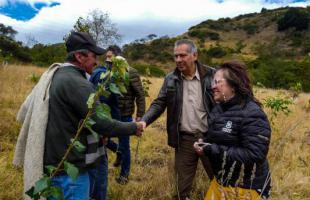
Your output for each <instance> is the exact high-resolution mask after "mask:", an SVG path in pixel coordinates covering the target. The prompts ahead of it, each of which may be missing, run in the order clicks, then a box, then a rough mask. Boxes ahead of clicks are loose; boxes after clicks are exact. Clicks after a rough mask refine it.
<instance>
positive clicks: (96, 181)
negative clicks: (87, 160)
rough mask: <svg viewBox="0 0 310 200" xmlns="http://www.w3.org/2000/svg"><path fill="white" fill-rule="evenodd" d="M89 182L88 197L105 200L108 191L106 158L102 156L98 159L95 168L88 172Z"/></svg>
mask: <svg viewBox="0 0 310 200" xmlns="http://www.w3.org/2000/svg"><path fill="white" fill-rule="evenodd" d="M88 174H89V180H90V192H89V196H90V197H91V198H92V199H96V200H105V199H106V195H107V189H108V157H107V155H104V156H102V157H101V159H100V165H99V166H98V167H97V168H94V169H91V170H89V171H88Z"/></svg>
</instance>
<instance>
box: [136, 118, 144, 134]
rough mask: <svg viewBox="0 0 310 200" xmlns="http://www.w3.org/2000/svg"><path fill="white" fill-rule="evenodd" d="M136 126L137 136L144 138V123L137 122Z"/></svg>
mask: <svg viewBox="0 0 310 200" xmlns="http://www.w3.org/2000/svg"><path fill="white" fill-rule="evenodd" d="M136 125H137V131H136V135H137V136H139V137H140V136H142V133H143V131H144V127H143V123H142V122H136Z"/></svg>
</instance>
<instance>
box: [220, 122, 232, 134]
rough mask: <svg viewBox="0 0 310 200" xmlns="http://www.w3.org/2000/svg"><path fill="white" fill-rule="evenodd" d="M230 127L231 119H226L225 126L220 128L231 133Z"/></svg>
mask: <svg viewBox="0 0 310 200" xmlns="http://www.w3.org/2000/svg"><path fill="white" fill-rule="evenodd" d="M231 127H232V122H231V121H227V123H226V125H225V127H224V128H222V131H223V132H226V133H231V131H232V129H231Z"/></svg>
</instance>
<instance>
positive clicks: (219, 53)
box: [208, 46, 227, 58]
mask: <svg viewBox="0 0 310 200" xmlns="http://www.w3.org/2000/svg"><path fill="white" fill-rule="evenodd" d="M226 54H227V52H226V51H225V49H223V48H222V47H220V46H217V47H211V48H210V49H209V50H208V55H209V56H211V57H213V58H222V57H224V56H225V55H226Z"/></svg>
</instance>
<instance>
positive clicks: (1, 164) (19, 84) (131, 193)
mask: <svg viewBox="0 0 310 200" xmlns="http://www.w3.org/2000/svg"><path fill="white" fill-rule="evenodd" d="M43 70H44V69H42V68H37V67H32V66H8V67H6V68H0V83H1V84H0V119H1V120H0V151H1V153H0V171H1V173H0V200H13V199H22V176H23V174H22V169H16V168H15V167H13V165H12V157H13V153H14V146H15V143H16V139H17V136H18V132H19V128H20V125H19V124H18V123H17V122H16V121H15V116H16V113H17V111H18V108H19V106H20V105H21V103H22V102H23V101H24V99H25V98H26V96H27V94H28V93H29V92H30V91H31V89H32V88H33V86H34V82H33V81H32V80H34V79H35V78H33V77H36V75H40V74H41V73H42V72H43ZM150 80H151V82H152V84H151V87H150V88H151V89H150V92H149V93H150V97H148V98H147V105H148V106H149V104H150V102H151V101H152V100H153V99H154V98H155V97H156V96H157V92H158V91H159V89H160V86H161V84H162V79H160V78H151V79H150ZM255 94H256V96H257V97H258V98H259V99H260V100H263V99H265V98H267V97H269V96H276V95H282V96H289V95H290V93H289V92H288V91H285V90H270V89H264V88H255ZM309 101H310V94H307V93H302V94H300V95H299V96H298V97H297V98H296V99H295V100H294V104H293V105H291V106H290V109H291V111H292V112H291V113H290V114H289V115H288V116H285V115H283V114H280V115H278V116H277V117H276V118H275V119H274V122H275V125H274V127H273V133H272V141H271V146H270V151H269V155H268V157H269V160H270V166H271V167H270V168H271V170H272V179H273V191H272V195H271V199H277V200H286V199H294V200H299V199H300V200H306V199H309V198H310V170H309V165H310V163H309V160H310V142H309V141H310V123H309V121H310V105H309V104H310V103H309ZM266 112H267V114H268V115H269V117H270V114H271V110H268V109H266ZM165 122H166V119H165V115H163V116H161V117H160V118H159V119H158V120H157V121H156V122H154V123H153V124H152V125H151V126H150V127H149V128H148V129H147V130H146V132H145V135H144V136H143V137H142V138H141V139H140V141H139V142H138V139H137V138H135V137H133V138H132V139H131V151H132V161H133V164H132V169H131V172H132V173H131V176H130V182H129V184H127V185H125V186H121V185H118V184H117V183H116V182H115V180H114V178H115V177H116V176H117V175H118V173H119V172H118V170H119V169H116V168H113V167H112V165H111V163H112V161H113V160H114V155H113V154H110V155H109V156H110V169H109V191H108V196H109V198H108V199H111V200H125V199H126V200H137V199H140V200H150V199H153V200H166V199H167V200H168V199H171V196H172V194H173V188H174V181H173V176H172V174H173V162H174V161H173V157H174V151H173V149H171V148H169V147H168V145H167V137H166V132H165ZM138 144H139V145H138ZM137 149H138V151H137ZM208 184H209V181H208V179H207V177H206V173H205V172H204V171H203V169H202V167H201V166H199V170H198V171H197V177H196V181H195V190H194V192H193V199H195V200H200V199H203V196H204V194H205V193H206V191H207V189H208Z"/></svg>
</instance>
